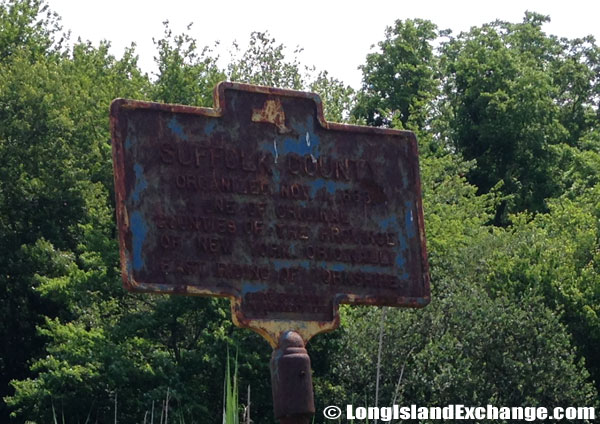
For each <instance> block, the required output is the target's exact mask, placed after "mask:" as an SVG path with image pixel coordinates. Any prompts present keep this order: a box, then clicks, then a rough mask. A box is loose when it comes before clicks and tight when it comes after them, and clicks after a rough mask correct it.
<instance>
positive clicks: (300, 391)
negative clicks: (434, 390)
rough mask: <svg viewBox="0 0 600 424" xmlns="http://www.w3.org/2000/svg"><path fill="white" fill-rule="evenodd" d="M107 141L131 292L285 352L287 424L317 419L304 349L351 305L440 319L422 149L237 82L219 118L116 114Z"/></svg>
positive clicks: (276, 397)
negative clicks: (221, 322)
mask: <svg viewBox="0 0 600 424" xmlns="http://www.w3.org/2000/svg"><path fill="white" fill-rule="evenodd" d="M111 131H112V137H113V160H114V172H115V188H116V197H117V222H118V226H119V242H120V254H121V270H122V276H123V282H124V285H125V287H126V288H127V289H129V290H132V291H138V292H154V293H170V294H183V295H201V296H226V297H229V298H230V299H231V309H232V317H233V321H234V323H235V324H236V325H238V326H240V327H247V328H250V329H252V330H254V331H256V332H258V333H259V334H261V335H262V336H263V337H264V338H265V339H266V340H267V341H268V342H269V343H270V344H271V346H272V347H273V349H274V351H273V357H272V360H271V374H272V375H271V377H272V378H271V380H272V385H273V403H274V410H275V415H276V417H277V418H279V419H281V422H282V423H302V422H308V421H307V420H308V419H309V418H310V416H311V415H313V414H314V401H313V394H312V381H311V376H310V359H309V357H308V355H307V353H306V349H305V348H304V346H305V344H306V342H307V341H308V340H309V339H310V338H311V337H312V336H314V335H315V334H318V333H320V332H323V331H328V330H332V329H334V328H336V327H337V325H338V324H339V315H338V305H339V304H340V303H353V304H370V305H389V306H404V307H422V306H425V305H427V304H428V303H429V299H430V294H429V276H428V266H427V257H426V249H425V232H424V227H423V208H422V203H421V190H420V178H419V166H418V153H417V142H416V138H415V136H414V134H413V133H411V132H407V131H397V130H390V129H381V128H371V127H362V126H352V125H343V124H336V123H330V122H327V121H325V120H324V118H323V111H322V104H321V100H320V98H319V97H318V96H317V95H315V94H311V93H304V92H298V91H291V90H282V89H275V88H269V87H260V86H252V85H245V84H237V83H230V82H223V83H220V84H219V85H218V86H217V88H216V89H215V108H197V107H189V106H182V105H166V104H157V103H148V102H140V101H133V100H124V99H117V100H115V101H114V102H113V104H112V106H111Z"/></svg>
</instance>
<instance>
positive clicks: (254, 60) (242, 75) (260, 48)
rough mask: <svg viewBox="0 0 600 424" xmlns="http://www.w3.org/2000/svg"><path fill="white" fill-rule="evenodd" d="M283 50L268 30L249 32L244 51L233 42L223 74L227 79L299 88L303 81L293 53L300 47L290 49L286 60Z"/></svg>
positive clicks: (299, 50)
mask: <svg viewBox="0 0 600 424" xmlns="http://www.w3.org/2000/svg"><path fill="white" fill-rule="evenodd" d="M285 50H286V49H285V46H284V45H283V44H277V43H276V41H275V39H274V38H271V36H270V35H269V33H268V32H257V31H255V32H252V33H251V34H250V42H249V45H248V48H247V49H246V50H245V51H243V52H242V51H241V48H240V47H239V45H238V44H237V43H234V45H233V51H232V58H231V62H230V64H229V65H228V67H227V77H228V79H229V80H231V81H237V82H245V83H249V84H257V85H266V86H271V87H280V88H291V89H294V90H300V89H302V88H304V86H305V82H304V78H303V77H302V70H301V65H300V63H299V62H298V58H297V57H296V56H297V55H298V54H299V53H300V52H301V51H302V49H300V48H296V49H295V50H294V51H293V54H294V58H293V59H292V60H291V61H289V60H287V58H286V56H285Z"/></svg>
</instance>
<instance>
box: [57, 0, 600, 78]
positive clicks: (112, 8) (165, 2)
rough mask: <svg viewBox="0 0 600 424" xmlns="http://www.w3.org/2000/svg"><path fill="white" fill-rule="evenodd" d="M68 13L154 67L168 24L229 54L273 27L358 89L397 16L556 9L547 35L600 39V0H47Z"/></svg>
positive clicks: (78, 30)
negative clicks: (253, 34)
mask: <svg viewBox="0 0 600 424" xmlns="http://www.w3.org/2000/svg"><path fill="white" fill-rule="evenodd" d="M47 3H48V4H49V5H50V7H51V8H52V9H53V10H54V11H56V12H58V14H59V15H61V16H62V18H63V26H64V28H65V29H70V30H71V32H72V39H74V40H76V39H77V37H81V38H82V39H84V40H90V41H92V42H94V43H97V42H98V41H100V40H102V39H104V40H109V41H110V42H111V44H112V46H113V54H115V55H117V56H120V55H121V54H122V52H123V48H124V47H126V46H128V45H129V44H130V43H131V42H135V43H136V44H137V46H138V47H137V53H138V55H139V57H140V61H139V63H140V66H141V67H142V69H143V70H144V71H146V72H152V71H153V70H154V61H153V57H154V55H155V50H154V45H153V43H152V38H153V37H154V38H161V37H162V34H163V26H162V22H163V21H164V20H169V21H170V23H171V27H172V29H173V30H174V32H175V33H180V32H182V31H183V30H184V29H185V27H186V26H187V25H188V24H189V23H191V22H193V23H194V25H193V27H192V29H191V32H190V34H191V35H192V36H194V37H195V38H196V39H197V40H198V42H199V44H200V45H201V46H202V45H213V44H214V43H215V41H220V43H221V47H220V48H221V56H225V57H227V56H228V55H227V51H228V50H229V48H230V46H231V43H232V41H234V40H237V41H238V42H239V43H240V45H242V46H244V45H245V44H246V43H247V41H248V39H249V35H250V33H251V32H252V31H266V30H268V31H269V33H270V34H271V36H272V37H274V38H275V39H276V40H277V41H278V42H279V43H283V44H285V45H286V46H288V47H290V48H294V47H295V46H300V47H303V48H304V52H303V53H302V54H301V55H300V56H299V58H300V60H301V62H302V63H303V64H305V65H314V66H316V67H317V69H318V70H327V71H329V73H330V75H331V76H334V77H336V78H339V79H341V80H342V81H344V82H345V83H347V84H350V85H352V86H353V87H355V88H359V87H360V82H361V73H360V71H359V70H358V69H357V67H358V66H359V65H361V64H363V63H364V60H365V56H366V55H367V53H369V51H370V48H371V46H372V45H373V44H376V43H377V42H378V41H380V40H382V39H383V37H384V30H385V28H386V27H387V26H390V25H392V24H393V23H394V21H395V20H396V19H407V18H423V19H429V20H431V21H432V22H434V23H435V24H436V25H437V26H438V28H440V29H444V28H450V29H452V30H453V32H455V33H458V32H460V31H464V30H468V29H469V28H470V27H471V26H476V25H480V24H482V23H485V22H490V21H493V20H495V19H502V20H508V21H512V22H519V21H521V20H522V18H523V14H524V12H525V11H526V10H530V11H535V12H539V13H543V14H546V15H550V17H551V19H552V22H551V23H550V24H547V25H546V26H545V28H544V29H545V31H546V32H547V33H551V34H555V35H558V36H561V37H568V38H575V37H583V36H585V35H589V34H592V35H594V36H595V37H596V40H599V39H600V22H599V18H600V0H568V1H564V0H563V1H556V0H546V1H542V0H520V1H518V0H493V1H486V0H479V1H471V0H454V1H450V0H449V1H427V0H420V1H419V0H413V1H405V0H395V1H388V0H367V1H351V0H346V1H337V0H336V1H333V0H318V1H317V0H301V1H284V0H266V1H261V0H254V1H251V0H247V1H237V0H229V1H227V0H222V1H217V0H210V1H202V0H196V1H185V0H102V1H97V0H47Z"/></svg>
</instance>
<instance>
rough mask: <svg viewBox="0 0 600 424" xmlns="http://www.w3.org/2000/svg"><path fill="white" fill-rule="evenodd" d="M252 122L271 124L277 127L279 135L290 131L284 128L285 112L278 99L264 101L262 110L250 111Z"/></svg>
mask: <svg viewBox="0 0 600 424" xmlns="http://www.w3.org/2000/svg"><path fill="white" fill-rule="evenodd" d="M252 122H264V123H267V124H273V125H275V126H276V127H277V130H278V131H279V133H280V134H286V133H289V132H290V131H291V130H290V129H289V128H288V127H286V126H285V112H284V111H283V106H282V105H281V100H279V99H269V100H266V101H265V104H264V105H263V107H262V109H252Z"/></svg>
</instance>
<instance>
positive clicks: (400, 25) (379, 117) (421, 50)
mask: <svg viewBox="0 0 600 424" xmlns="http://www.w3.org/2000/svg"><path fill="white" fill-rule="evenodd" d="M436 30H437V27H436V26H435V25H434V24H433V23H431V22H430V21H426V20H421V19H415V20H411V19H407V20H406V21H401V20H397V21H396V23H395V25H394V26H393V27H388V28H387V29H386V31H385V40H383V41H381V42H379V44H378V45H379V49H380V51H379V52H375V53H370V54H369V55H367V59H366V64H365V65H363V66H361V69H362V72H363V89H362V91H361V93H360V95H359V97H358V102H357V105H356V107H355V108H354V110H353V114H354V115H355V116H356V117H359V118H364V119H366V123H367V124H368V125H375V126H386V127H395V128H399V129H410V130H413V131H421V130H424V129H425V125H426V122H427V118H428V114H429V112H430V108H431V101H432V100H433V99H434V98H435V96H436V94H437V90H438V78H437V72H436V57H435V55H434V50H433V41H434V40H435V39H436V38H437V36H438V34H437V32H436Z"/></svg>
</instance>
